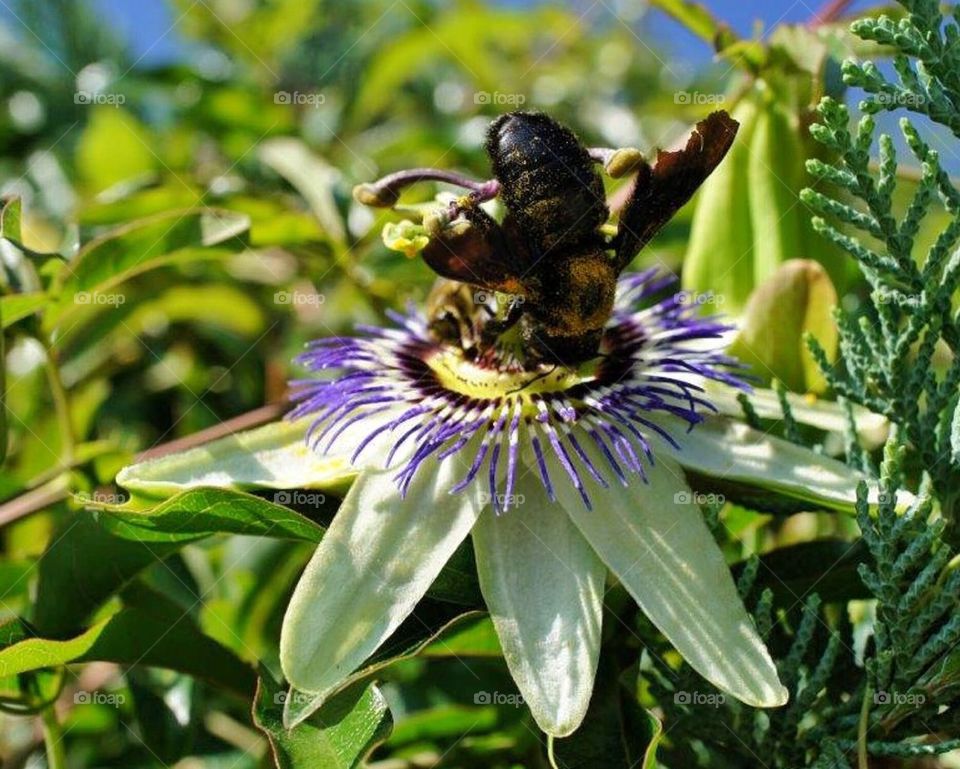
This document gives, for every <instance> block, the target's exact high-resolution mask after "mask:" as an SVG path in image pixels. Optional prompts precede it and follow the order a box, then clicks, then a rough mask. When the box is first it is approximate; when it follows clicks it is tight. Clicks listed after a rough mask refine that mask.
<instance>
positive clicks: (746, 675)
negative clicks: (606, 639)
mask: <svg viewBox="0 0 960 769" xmlns="http://www.w3.org/2000/svg"><path fill="white" fill-rule="evenodd" d="M591 448H592V447H591ZM590 454H591V457H592V458H593V461H594V463H597V466H598V467H599V466H601V464H602V462H603V458H602V457H600V456H599V453H598V452H597V451H596V449H593V450H592V451H590ZM554 467H555V468H556V469H555V470H554V472H555V473H557V475H556V476H555V477H560V476H559V472H562V471H561V470H560V468H559V467H558V466H557V465H556V463H555V462H554ZM648 475H649V481H650V482H649V484H643V483H642V482H640V481H639V480H638V479H635V480H634V481H633V482H632V483H631V484H630V486H629V488H627V489H625V488H624V487H623V486H620V485H615V484H611V486H610V488H609V489H601V488H600V487H599V486H598V485H597V484H595V483H594V484H591V485H590V487H589V494H590V499H591V502H592V503H593V510H587V509H586V507H585V506H584V505H583V503H582V502H581V500H580V497H579V495H578V494H577V492H576V491H575V490H574V489H573V488H572V486H571V485H570V484H569V483H565V482H563V483H557V484H556V488H557V496H558V499H559V500H560V501H561V502H562V503H563V505H564V507H566V508H567V511H568V512H569V513H570V517H571V519H572V520H573V521H574V523H576V524H577V526H578V527H579V528H580V530H581V531H582V532H583V534H584V536H585V537H586V539H587V541H588V542H589V543H590V544H591V545H592V546H593V549H594V550H595V551H596V552H597V554H598V555H599V556H600V557H601V558H602V559H603V561H604V563H606V565H607V567H608V568H609V569H610V570H611V571H612V572H613V573H614V574H615V575H616V576H617V578H618V579H619V580H620V581H621V582H622V583H623V585H624V587H625V588H626V589H627V591H628V592H629V593H630V595H631V596H633V598H634V600H636V602H637V603H638V604H639V606H640V608H641V609H642V610H643V612H644V614H646V615H647V617H649V618H650V621H651V622H653V624H654V625H656V626H657V627H658V628H659V629H660V631H661V632H662V633H663V634H664V635H665V636H666V637H667V640H669V641H670V643H672V644H673V645H674V647H675V648H676V649H677V651H679V652H680V654H681V655H683V657H684V659H685V660H686V661H687V662H688V663H690V665H691V666H692V667H693V668H694V669H695V670H696V671H697V672H699V673H700V674H701V675H702V676H703V677H704V678H706V679H707V680H709V681H710V682H711V683H713V684H714V685H716V686H717V687H718V688H720V689H722V690H723V691H725V692H727V693H728V694H731V695H733V696H734V697H736V698H737V699H739V700H742V701H743V702H746V703H748V704H750V705H755V706H758V707H772V706H775V705H782V704H783V703H784V702H786V700H787V691H786V689H784V688H783V686H782V685H781V684H780V681H779V679H778V677H777V671H776V668H775V667H774V665H773V662H772V661H771V659H770V655H769V654H768V652H767V649H766V647H765V646H764V645H763V642H762V641H761V640H760V637H759V636H758V635H757V631H756V629H755V628H754V625H753V622H752V621H751V619H750V617H749V616H748V614H747V612H746V609H745V608H744V606H743V603H742V602H741V600H740V596H739V595H738V594H737V590H736V587H735V586H734V583H733V578H732V577H731V575H730V570H729V569H728V568H727V564H726V563H725V562H724V559H723V554H722V553H721V551H720V548H719V547H718V545H717V544H716V542H715V541H714V539H713V536H712V535H711V534H710V531H709V530H708V529H707V526H706V524H705V523H704V522H703V517H702V515H701V513H700V509H699V507H698V506H697V505H696V504H692V503H691V500H692V498H693V497H692V494H691V492H690V488H689V487H688V486H687V483H686V481H685V480H684V478H683V474H682V471H681V470H680V468H679V466H678V465H676V464H675V463H674V462H672V461H670V460H669V459H667V458H665V457H662V456H660V457H657V462H656V466H655V467H651V468H648Z"/></svg>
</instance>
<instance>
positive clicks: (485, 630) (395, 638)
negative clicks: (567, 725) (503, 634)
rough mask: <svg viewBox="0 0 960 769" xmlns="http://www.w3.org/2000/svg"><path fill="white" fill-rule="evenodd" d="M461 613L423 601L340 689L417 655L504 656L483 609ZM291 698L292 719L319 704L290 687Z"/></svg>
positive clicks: (367, 678)
mask: <svg viewBox="0 0 960 769" xmlns="http://www.w3.org/2000/svg"><path fill="white" fill-rule="evenodd" d="M460 612H461V610H460V609H458V608H456V607H452V606H447V605H443V604H438V603H434V602H431V601H429V600H428V601H423V602H421V603H420V605H418V606H417V608H416V609H415V610H414V612H413V614H411V616H410V617H409V618H408V619H407V620H406V621H405V622H404V623H403V624H402V625H401V626H400V627H399V628H398V629H397V631H396V632H395V633H394V634H393V635H392V636H390V638H389V639H387V641H386V643H384V644H383V646H381V647H380V649H379V650H378V651H377V652H376V653H375V654H374V655H372V656H371V657H370V658H369V659H368V660H367V661H366V662H365V663H364V664H363V665H362V666H361V667H360V668H359V669H357V670H356V671H355V672H353V673H352V674H351V675H350V676H348V677H347V678H346V679H345V680H344V681H343V682H342V684H341V685H340V687H339V688H338V690H337V691H341V690H343V689H346V688H348V687H350V686H353V685H354V684H357V683H358V682H361V681H366V680H369V679H370V678H372V677H374V676H377V675H379V674H380V673H382V672H383V671H384V670H386V669H387V668H389V667H390V666H392V665H394V664H396V663H398V662H402V661H404V660H409V659H413V658H414V657H421V656H422V657H428V658H433V659H445V658H450V657H453V658H457V657H460V658H464V657H499V656H501V654H502V652H501V651H500V645H499V642H498V641H497V636H496V632H495V631H494V629H493V623H492V622H491V620H490V618H489V617H488V616H487V615H486V614H485V613H484V612H479V611H470V612H464V613H460ZM334 696H335V695H334ZM291 698H292V699H290V700H289V702H290V705H289V706H288V710H289V713H288V715H287V719H288V720H290V721H296V720H297V719H298V718H299V717H300V714H301V713H305V714H309V713H312V712H313V711H314V710H316V707H317V704H319V703H318V700H319V698H317V696H316V695H313V694H310V693H309V692H302V691H297V690H296V689H295V688H294V689H291Z"/></svg>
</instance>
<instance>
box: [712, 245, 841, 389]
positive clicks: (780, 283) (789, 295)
mask: <svg viewBox="0 0 960 769" xmlns="http://www.w3.org/2000/svg"><path fill="white" fill-rule="evenodd" d="M836 304H837V292H836V289H835V288H834V287H833V283H832V282H831V280H830V277H829V276H828V275H827V273H826V271H825V270H824V269H823V267H821V266H820V265H819V264H818V263H817V262H814V261H812V260H808V259H791V260H789V261H787V262H784V263H783V264H782V265H780V267H779V269H777V270H776V271H775V272H774V273H773V274H772V275H771V276H770V277H769V278H768V279H767V280H765V281H764V282H763V283H761V284H760V285H759V286H758V287H757V289H756V291H754V292H753V294H751V296H750V299H749V300H748V301H747V306H746V309H745V310H744V313H743V316H742V318H741V323H740V332H739V334H738V335H737V338H736V339H735V340H734V342H733V344H732V345H731V347H730V352H731V354H732V355H735V356H736V357H738V358H740V360H742V361H743V362H744V363H746V364H748V365H749V366H750V367H751V369H752V371H751V373H752V374H755V375H756V376H758V377H760V378H761V379H762V380H763V381H764V382H766V383H768V382H770V381H772V380H773V379H778V380H780V381H781V382H783V383H784V385H786V386H787V387H788V388H789V389H790V390H792V391H794V392H812V393H822V392H823V391H824V390H825V389H826V382H825V381H824V379H823V375H822V374H821V372H820V369H819V367H818V366H817V363H816V361H815V360H814V358H813V356H812V355H811V353H810V351H809V350H808V349H807V345H806V344H805V342H804V336H805V335H806V334H808V333H809V334H811V335H812V336H813V337H814V338H815V339H816V340H817V342H818V343H819V344H820V347H822V348H823V350H824V351H825V352H826V354H827V357H828V358H829V359H830V360H833V359H834V357H835V356H836V349H837V328H836V324H835V323H834V321H833V317H832V312H833V308H834V307H835V306H836Z"/></svg>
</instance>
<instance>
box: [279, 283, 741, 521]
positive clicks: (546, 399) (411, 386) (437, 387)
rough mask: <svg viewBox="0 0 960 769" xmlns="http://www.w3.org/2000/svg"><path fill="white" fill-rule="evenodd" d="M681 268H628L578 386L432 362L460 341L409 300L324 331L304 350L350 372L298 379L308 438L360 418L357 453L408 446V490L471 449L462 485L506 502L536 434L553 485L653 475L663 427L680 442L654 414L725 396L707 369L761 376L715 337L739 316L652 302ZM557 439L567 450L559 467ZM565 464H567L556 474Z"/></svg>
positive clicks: (316, 365)
mask: <svg viewBox="0 0 960 769" xmlns="http://www.w3.org/2000/svg"><path fill="white" fill-rule="evenodd" d="M674 281H675V279H674V278H673V277H672V276H664V275H662V274H659V273H658V271H657V270H656V269H651V270H647V271H645V272H642V273H634V274H628V275H624V276H622V277H621V279H620V281H619V285H618V291H617V303H616V307H615V310H614V313H613V315H612V317H611V319H610V322H609V324H608V326H607V331H606V334H605V336H604V339H603V343H602V345H601V357H600V358H599V360H598V363H597V364H596V367H595V369H594V370H593V372H592V374H591V375H590V376H588V377H586V378H581V379H578V380H577V381H575V382H573V383H572V384H571V385H570V386H568V387H561V388H557V389H555V390H550V389H548V390H545V391H544V390H542V389H534V388H525V387H520V388H517V387H516V386H515V381H516V380H515V378H513V379H511V378H510V374H509V373H507V372H506V371H505V372H504V387H503V388H502V390H501V391H499V392H493V393H490V392H488V391H487V390H489V388H487V390H485V393H484V396H483V397H481V396H479V395H477V394H475V393H467V392H459V391H457V390H456V389H453V388H452V387H450V386H448V385H446V384H445V383H444V381H443V378H442V377H441V376H440V375H439V374H438V372H437V370H436V369H435V368H434V367H432V366H431V362H432V361H433V360H435V359H436V357H437V356H439V355H442V354H444V353H445V352H447V353H449V352H453V353H458V352H459V351H458V350H457V348H455V347H454V346H453V345H451V344H450V343H449V342H440V341H438V340H436V339H434V338H433V336H432V335H431V334H430V333H429V331H428V329H427V321H426V319H425V318H424V317H423V315H422V314H421V313H419V312H418V311H416V310H413V309H409V310H408V311H407V313H406V314H399V313H395V314H392V315H391V319H392V320H393V321H394V323H395V324H396V325H395V326H392V327H384V328H380V327H362V328H360V329H359V331H360V333H361V334H362V335H361V336H357V337H349V338H344V337H332V338H327V339H320V340H317V341H314V342H312V343H311V344H310V345H309V346H308V350H307V352H305V353H304V354H303V355H301V356H300V357H299V359H298V360H299V362H300V363H302V364H303V365H304V366H305V367H306V368H307V369H308V370H309V371H312V372H325V371H330V372H336V375H335V376H333V377H332V378H327V379H320V378H316V379H304V380H299V381H296V382H294V383H293V387H294V400H295V401H296V404H297V405H296V406H295V408H294V409H293V410H292V411H291V412H290V415H289V417H290V418H292V419H295V418H300V417H305V416H313V417H314V421H313V423H312V425H311V427H310V429H309V430H308V433H307V442H308V444H309V445H310V447H311V448H312V449H313V450H315V451H317V452H320V453H324V454H328V453H342V447H338V439H340V438H341V437H342V436H343V435H344V433H345V432H346V431H347V430H348V428H355V429H359V430H360V431H361V438H360V440H359V441H357V440H356V439H355V440H354V441H352V442H351V443H350V449H351V457H350V458H351V461H354V462H355V461H357V459H359V457H360V455H361V454H362V453H363V452H364V451H367V450H369V448H370V446H371V444H374V443H375V442H376V441H377V439H378V438H386V439H388V440H387V442H386V443H385V444H384V445H385V446H387V447H388V448H387V449H384V450H383V451H384V453H385V456H383V457H382V461H374V463H373V464H374V465H376V466H381V467H390V466H393V462H394V460H395V458H398V457H402V459H400V460H399V461H398V463H397V465H396V469H397V474H396V481H397V484H398V487H399V491H400V493H401V494H405V493H406V492H407V489H408V488H409V486H410V483H411V481H412V480H413V478H414V476H415V475H416V473H417V472H419V471H421V469H422V468H423V467H424V465H425V464H427V463H428V462H431V461H432V462H452V461H458V462H459V463H460V464H461V465H462V467H463V474H462V477H461V479H460V480H459V481H458V482H456V483H455V484H453V485H452V486H451V488H450V492H451V493H457V492H460V491H462V490H463V489H465V488H466V487H467V486H468V485H470V484H471V483H484V484H485V485H486V486H487V490H488V496H489V499H490V502H491V504H492V506H493V508H494V509H495V510H496V511H497V512H501V511H505V510H507V509H509V507H510V505H511V502H512V500H513V499H514V488H515V483H516V480H517V474H518V463H519V462H520V461H521V460H520V456H521V454H522V453H524V448H527V449H528V451H527V452H526V456H527V457H528V459H527V460H526V462H527V464H528V465H529V466H530V467H529V471H530V472H535V473H536V474H537V476H538V477H539V479H540V481H541V483H542V484H543V487H544V489H545V490H546V493H547V495H548V496H549V498H550V499H553V498H554V493H555V488H556V484H557V483H561V482H563V483H571V484H572V485H573V486H574V488H576V490H577V491H578V492H579V494H580V496H581V498H582V499H583V502H584V504H585V505H586V506H587V507H590V505H591V502H590V497H589V494H588V490H587V485H586V483H585V478H586V477H587V476H589V477H590V478H592V479H593V480H594V481H595V482H596V483H598V484H600V485H601V486H608V485H609V484H611V483H620V484H623V485H627V484H628V483H629V482H630V479H631V477H632V476H633V477H636V478H639V479H640V480H641V481H645V480H646V472H645V469H644V465H645V463H646V464H647V465H649V466H652V465H653V462H654V457H653V451H652V448H651V445H650V442H649V440H648V439H649V437H650V436H651V435H652V434H656V435H657V436H658V437H659V438H661V439H662V440H665V441H667V442H669V443H671V444H673V445H676V443H675V441H674V440H673V438H671V436H670V435H669V434H668V433H667V432H666V431H665V430H664V429H663V428H662V427H661V426H660V425H658V424H657V423H656V422H655V421H652V420H651V419H650V416H651V415H652V414H654V413H655V412H666V413H669V414H673V415H675V416H677V417H680V418H682V419H684V420H685V421H686V422H687V424H688V429H692V428H693V427H694V426H695V425H696V424H697V423H698V422H699V421H701V420H702V419H703V413H704V412H705V411H712V410H714V409H713V406H712V405H711V404H710V403H709V402H708V401H707V400H706V399H705V398H704V397H703V388H702V387H700V386H699V385H698V384H696V382H695V380H696V379H697V377H703V378H706V379H712V380H715V381H719V382H723V383H726V384H728V385H731V386H733V387H736V388H738V389H747V386H746V385H745V384H744V382H743V381H742V380H741V379H740V378H739V377H738V376H737V375H736V372H737V370H738V368H739V364H738V363H737V362H736V361H735V360H734V359H733V358H730V357H729V356H727V355H724V354H723V353H722V352H721V351H719V350H718V349H717V347H718V346H719V345H718V344H713V345H708V344H706V343H705V342H706V341H707V340H718V339H720V337H721V336H722V334H723V333H724V332H725V331H727V330H728V329H729V326H727V325H725V324H723V323H721V322H719V321H718V320H717V319H716V318H704V317H702V316H701V315H700V314H699V313H698V309H697V307H696V306H695V305H694V304H693V303H691V302H689V301H687V298H688V297H687V295H686V294H683V293H677V294H674V295H672V296H670V297H668V298H666V299H663V300H661V301H659V302H653V303H652V304H651V301H652V299H653V297H654V296H655V295H657V294H661V293H662V292H664V290H665V289H667V288H668V287H669V286H671V285H672V284H673V283H674ZM711 347H712V348H713V349H710V348H711ZM469 365H471V364H469V363H467V361H466V360H464V367H465V368H466V367H468V366H469ZM485 365H486V367H487V368H488V369H489V368H490V365H494V366H495V363H494V364H489V363H488V364H485ZM512 384H513V385H514V386H511V385H512ZM377 445H378V447H379V446H380V445H381V444H380V443H377ZM585 445H586V447H591V446H592V447H593V448H594V449H595V450H594V451H589V452H588V450H587V448H586V447H585ZM548 453H552V454H553V456H554V457H555V459H556V464H553V465H552V468H553V471H552V472H551V470H549V469H548V466H549V463H548V461H547V460H548ZM558 466H559V468H560V471H559V473H558V472H557V470H556V468H557V467H558ZM557 474H559V475H562V476H564V477H563V478H556V477H552V476H553V475H557Z"/></svg>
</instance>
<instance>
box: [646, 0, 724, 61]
mask: <svg viewBox="0 0 960 769" xmlns="http://www.w3.org/2000/svg"><path fill="white" fill-rule="evenodd" d="M650 5H651V6H652V7H654V8H659V9H660V10H661V11H663V12H664V13H667V14H669V15H670V16H672V17H673V18H674V19H676V20H677V21H678V22H680V23H681V24H682V25H683V26H685V27H686V28H687V29H688V30H690V31H691V32H692V33H693V34H695V35H696V36H697V37H699V38H701V39H702V40H705V41H706V42H707V43H709V44H710V45H712V46H715V47H716V48H717V50H722V49H723V48H725V47H726V46H727V45H729V44H730V43H732V42H733V41H734V40H735V39H736V36H735V35H734V34H733V32H732V31H731V29H730V28H729V27H728V26H727V25H726V24H723V23H721V22H720V21H719V20H717V19H716V18H715V17H714V16H713V14H712V13H710V11H709V10H708V9H707V7H706V6H704V5H702V4H701V3H694V2H690V0H650Z"/></svg>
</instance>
